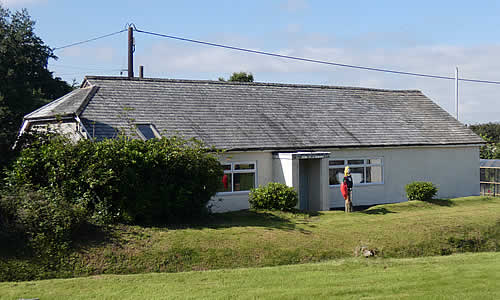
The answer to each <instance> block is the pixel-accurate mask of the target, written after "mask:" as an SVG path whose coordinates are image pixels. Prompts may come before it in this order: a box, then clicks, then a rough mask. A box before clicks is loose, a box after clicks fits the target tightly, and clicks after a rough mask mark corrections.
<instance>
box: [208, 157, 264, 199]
mask: <svg viewBox="0 0 500 300" xmlns="http://www.w3.org/2000/svg"><path fill="white" fill-rule="evenodd" d="M246 164H253V165H254V168H253V169H244V170H235V169H234V166H235V165H246ZM221 165H231V170H224V174H231V191H230V192H217V194H216V195H237V194H248V193H249V192H250V190H245V191H236V192H235V191H234V174H237V173H253V174H254V176H253V178H254V183H253V186H254V188H255V187H257V162H256V161H236V162H221Z"/></svg>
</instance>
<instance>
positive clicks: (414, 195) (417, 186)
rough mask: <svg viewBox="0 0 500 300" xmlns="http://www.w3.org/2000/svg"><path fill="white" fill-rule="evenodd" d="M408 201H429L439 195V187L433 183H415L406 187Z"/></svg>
mask: <svg viewBox="0 0 500 300" xmlns="http://www.w3.org/2000/svg"><path fill="white" fill-rule="evenodd" d="M405 191H406V197H407V198H408V200H410V201H411V200H420V201H429V200H432V198H434V196H436V194H437V191H438V189H437V187H436V186H434V184H432V182H424V181H414V182H412V183H409V184H407V185H406V186H405Z"/></svg>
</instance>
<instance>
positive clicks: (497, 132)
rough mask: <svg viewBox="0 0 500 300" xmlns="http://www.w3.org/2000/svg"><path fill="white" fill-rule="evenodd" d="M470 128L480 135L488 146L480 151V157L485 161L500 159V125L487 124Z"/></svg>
mask: <svg viewBox="0 0 500 300" xmlns="http://www.w3.org/2000/svg"><path fill="white" fill-rule="evenodd" d="M469 128H470V129H471V130H472V131H474V132H475V133H476V134H477V135H480V136H481V137H482V138H483V139H484V140H485V141H486V143H487V144H486V145H484V146H482V147H481V149H480V157H481V158H483V159H500V123H486V124H477V125H469Z"/></svg>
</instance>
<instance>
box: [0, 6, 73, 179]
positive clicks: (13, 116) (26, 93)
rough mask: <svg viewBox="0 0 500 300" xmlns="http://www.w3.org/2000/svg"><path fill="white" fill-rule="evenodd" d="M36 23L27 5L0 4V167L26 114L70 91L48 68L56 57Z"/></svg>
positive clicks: (4, 162)
mask: <svg viewBox="0 0 500 300" xmlns="http://www.w3.org/2000/svg"><path fill="white" fill-rule="evenodd" d="M34 26H35V21H33V20H32V19H31V18H30V16H29V14H28V12H27V11H26V10H25V9H23V10H21V11H16V12H14V13H12V12H11V11H9V10H8V9H4V8H3V7H2V6H1V4H0V169H1V167H2V166H4V165H5V164H6V162H7V161H8V159H9V157H10V156H11V155H12V153H11V152H10V148H11V146H12V144H13V142H14V140H15V138H16V135H17V132H18V130H19V128H20V126H21V123H22V118H23V116H24V115H25V114H27V113H29V112H31V111H33V110H34V109H36V108H38V107H39V106H41V105H43V104H45V103H47V102H49V101H50V100H54V99H56V98H58V97H60V96H62V95H64V94H66V93H68V92H69V91H71V87H70V86H69V85H68V84H67V83H66V82H65V81H63V80H61V79H60V78H57V77H56V78H53V75H52V73H51V72H50V71H49V70H48V69H47V64H48V61H49V59H57V57H56V56H55V55H54V53H53V51H52V49H51V48H49V47H48V46H47V45H45V44H44V42H43V41H42V40H41V39H40V38H39V37H38V36H37V35H36V34H35V32H34Z"/></svg>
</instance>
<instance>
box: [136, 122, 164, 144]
mask: <svg viewBox="0 0 500 300" xmlns="http://www.w3.org/2000/svg"><path fill="white" fill-rule="evenodd" d="M136 128H137V133H138V134H139V137H141V139H143V140H145V141H147V140H149V139H154V138H160V137H161V136H160V134H159V133H158V130H156V127H155V126H154V125H153V124H137V125H136Z"/></svg>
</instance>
